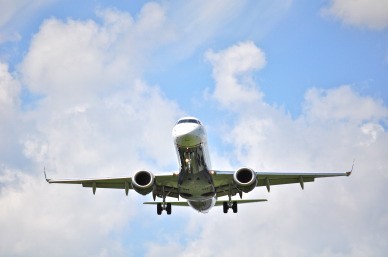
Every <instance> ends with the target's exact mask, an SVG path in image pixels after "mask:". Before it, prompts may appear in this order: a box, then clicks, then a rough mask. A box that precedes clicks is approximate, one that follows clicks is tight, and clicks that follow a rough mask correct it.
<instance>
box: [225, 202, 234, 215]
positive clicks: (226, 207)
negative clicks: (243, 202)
mask: <svg viewBox="0 0 388 257" xmlns="http://www.w3.org/2000/svg"><path fill="white" fill-rule="evenodd" d="M222 207H223V209H224V213H228V210H229V209H232V210H233V213H237V202H236V201H234V202H223V203H222Z"/></svg>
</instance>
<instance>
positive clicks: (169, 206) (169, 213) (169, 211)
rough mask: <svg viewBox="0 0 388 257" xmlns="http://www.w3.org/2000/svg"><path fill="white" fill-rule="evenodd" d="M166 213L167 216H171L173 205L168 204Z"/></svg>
mask: <svg viewBox="0 0 388 257" xmlns="http://www.w3.org/2000/svg"><path fill="white" fill-rule="evenodd" d="M166 211H167V215H171V203H167V206H166Z"/></svg>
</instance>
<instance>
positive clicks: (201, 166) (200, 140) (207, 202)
mask: <svg viewBox="0 0 388 257" xmlns="http://www.w3.org/2000/svg"><path fill="white" fill-rule="evenodd" d="M172 135H173V138H174V143H175V147H176V151H177V155H178V160H179V164H180V170H179V179H178V189H179V194H180V196H181V197H182V198H185V199H187V200H188V203H189V205H190V206H191V207H193V208H194V209H196V210H198V211H200V212H208V211H209V210H210V208H212V207H213V206H214V205H215V203H216V198H215V196H216V192H215V188H214V185H213V181H212V178H211V175H210V170H211V168H210V159H209V153H208V148H207V141H206V132H205V129H204V127H203V126H202V124H201V122H200V121H199V120H198V119H196V118H193V117H185V118H182V119H180V120H179V121H178V122H177V124H176V125H175V126H174V128H173V131H172Z"/></svg>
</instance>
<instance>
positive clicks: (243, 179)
mask: <svg viewBox="0 0 388 257" xmlns="http://www.w3.org/2000/svg"><path fill="white" fill-rule="evenodd" d="M233 180H234V183H235V184H236V185H237V187H238V188H239V189H240V190H241V191H243V192H245V193H248V192H250V191H252V190H253V189H254V188H255V187H256V185H257V177H256V172H254V171H253V170H251V169H249V168H241V169H238V170H237V171H236V172H235V173H234V174H233Z"/></svg>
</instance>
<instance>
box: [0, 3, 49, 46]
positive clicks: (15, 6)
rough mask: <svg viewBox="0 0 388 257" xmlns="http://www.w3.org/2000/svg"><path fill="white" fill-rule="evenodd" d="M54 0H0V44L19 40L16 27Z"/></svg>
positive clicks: (19, 36)
mask: <svg viewBox="0 0 388 257" xmlns="http://www.w3.org/2000/svg"><path fill="white" fill-rule="evenodd" d="M54 1H55V0H39V1H34V2H31V1H26V0H15V1H12V2H9V1H0V10H1V16H0V44H1V43H4V42H7V41H19V40H20V39H21V35H20V34H19V33H18V27H20V26H21V25H23V24H26V23H27V22H26V21H28V19H31V16H32V15H33V14H34V13H37V12H38V10H39V9H41V8H42V7H44V6H47V5H49V4H51V3H52V2H54Z"/></svg>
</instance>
